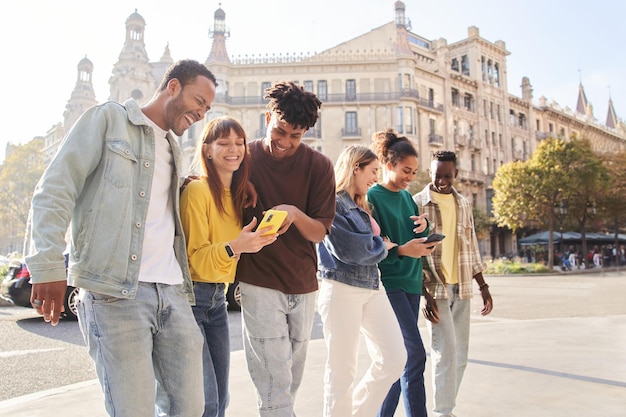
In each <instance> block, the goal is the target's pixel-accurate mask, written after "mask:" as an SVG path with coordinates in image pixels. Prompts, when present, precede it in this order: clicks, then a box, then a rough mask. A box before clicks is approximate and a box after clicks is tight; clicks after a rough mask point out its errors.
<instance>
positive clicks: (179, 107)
mask: <svg viewBox="0 0 626 417" xmlns="http://www.w3.org/2000/svg"><path fill="white" fill-rule="evenodd" d="M167 93H168V95H169V100H168V101H167V103H166V104H165V111H164V116H163V118H164V122H165V125H166V126H165V128H166V130H168V129H170V130H172V132H174V134H175V135H177V136H181V135H182V134H183V133H185V130H187V129H189V126H191V125H192V124H194V123H196V122H197V121H199V120H202V119H204V115H205V113H206V112H207V111H209V110H210V109H211V103H212V102H213V100H214V99H215V84H214V83H213V81H211V80H209V79H208V78H207V77H204V76H201V75H199V76H197V77H196V78H195V79H194V80H193V81H192V82H189V83H187V84H186V85H185V86H184V87H183V86H181V84H180V82H179V81H178V80H177V79H175V78H174V79H172V80H170V82H169V83H168V85H167Z"/></svg>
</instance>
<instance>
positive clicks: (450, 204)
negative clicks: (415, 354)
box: [413, 151, 493, 417]
mask: <svg viewBox="0 0 626 417" xmlns="http://www.w3.org/2000/svg"><path fill="white" fill-rule="evenodd" d="M457 174H458V170H457V166H456V154H455V153H454V152H451V151H439V152H435V153H434V154H433V158H432V162H431V165H430V179H431V182H430V184H428V185H426V187H424V189H423V190H422V191H420V192H419V193H417V194H416V195H415V196H413V198H414V200H415V202H416V203H417V205H418V206H419V207H420V209H421V210H422V211H423V212H424V213H427V214H428V218H429V219H430V227H431V229H432V230H433V231H434V232H435V233H440V234H444V235H445V236H446V238H445V239H444V240H443V242H442V243H441V246H440V247H439V248H438V249H437V250H435V251H434V252H433V253H431V254H430V255H429V256H427V257H426V258H425V260H426V264H425V266H424V275H425V277H426V278H425V283H424V286H425V287H426V292H425V293H424V295H425V299H426V307H425V308H424V316H425V317H426V318H427V319H428V321H427V322H426V324H427V326H428V330H429V331H430V334H431V344H430V359H431V365H432V380H433V413H434V415H435V416H436V417H454V414H452V411H453V409H454V406H455V405H456V397H457V394H458V392H459V386H460V385H461V380H462V379H463V373H464V371H465V367H466V366H467V357H468V350H469V328H470V306H471V298H472V280H475V281H476V283H477V284H478V288H479V290H480V295H481V296H482V299H483V309H482V310H481V314H482V315H483V316H486V315H487V314H489V313H491V310H492V309H493V301H492V299H491V294H490V293H489V285H487V283H486V282H485V279H484V278H483V274H482V272H483V270H484V264H483V262H482V259H481V257H480V251H479V249H478V239H477V237H476V230H475V228H474V217H473V214H472V206H471V205H470V203H469V201H468V200H467V199H466V198H465V197H463V196H462V195H461V194H459V193H458V192H457V190H456V189H455V188H454V180H455V179H456V176H457Z"/></svg>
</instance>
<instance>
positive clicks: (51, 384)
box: [0, 299, 323, 401]
mask: <svg viewBox="0 0 626 417" xmlns="http://www.w3.org/2000/svg"><path fill="white" fill-rule="evenodd" d="M0 301H1V299H0ZM229 322H230V335H231V351H237V350H241V349H243V343H242V340H241V313H240V312H238V311H230V312H229ZM0 335H2V336H1V337H0V401H3V400H6V399H9V398H14V397H18V396H21V395H25V394H30V393H33V392H38V391H42V390H46V389H50V388H56V387H61V386H65V385H70V384H74V383H77V382H82V381H88V380H91V379H94V378H96V373H95V368H94V366H93V362H92V360H91V358H90V357H89V354H88V353H87V349H86V348H85V345H84V342H83V337H82V334H81V333H80V329H79V327H78V322H77V321H71V320H61V321H60V322H59V325H58V326H56V327H52V326H51V325H50V324H48V323H45V322H44V321H43V319H42V318H41V316H39V315H38V314H37V313H36V312H35V311H34V310H33V309H31V308H26V307H14V306H10V305H8V304H7V303H2V304H0ZM313 337H314V338H321V337H323V335H322V330H321V322H320V319H319V316H317V317H316V321H315V326H314V329H313Z"/></svg>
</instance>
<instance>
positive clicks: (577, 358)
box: [0, 272, 626, 417]
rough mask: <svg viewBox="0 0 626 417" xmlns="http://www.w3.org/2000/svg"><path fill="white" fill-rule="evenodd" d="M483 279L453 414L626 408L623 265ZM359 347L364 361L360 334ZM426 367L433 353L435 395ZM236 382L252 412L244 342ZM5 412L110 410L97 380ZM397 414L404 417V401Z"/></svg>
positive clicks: (312, 399)
mask: <svg viewBox="0 0 626 417" xmlns="http://www.w3.org/2000/svg"><path fill="white" fill-rule="evenodd" d="M487 279H488V282H489V284H490V286H491V289H492V294H493V297H494V304H495V310H494V313H493V314H492V315H491V316H489V317H488V318H483V317H480V316H479V315H475V316H473V317H472V329H471V332H472V333H471V342H470V363H469V365H468V368H467V370H466V373H465V378H464V380H463V383H462V385H461V390H460V393H459V397H458V401H457V402H458V406H457V408H456V409H455V410H454V413H455V414H456V415H457V416H459V417H501V416H506V417H528V416H542V417H572V416H583V415H584V416H586V417H595V416H597V417H618V416H619V417H621V416H624V415H625V414H624V409H625V407H626V349H625V348H624V347H625V346H626V307H625V305H626V304H625V303H624V302H623V299H624V294H626V274H625V273H618V272H615V273H606V274H602V275H599V274H595V275H592V274H586V275H578V274H577V275H576V276H565V275H560V276H556V277H549V278H545V277H527V278H524V277H488V278H487ZM479 299H480V296H479V295H478V294H476V296H475V297H474V299H473V302H472V312H473V314H477V312H478V311H479V310H480V300H479ZM422 330H423V337H424V339H425V342H426V343H428V333H427V331H426V329H425V328H424V327H422ZM360 357H361V359H362V360H361V364H364V363H365V362H366V359H367V353H366V350H365V349H364V346H363V344H362V348H361V350H360ZM325 358H326V348H325V346H324V342H323V340H319V339H318V340H313V341H312V342H311V344H310V345H309V355H308V359H307V368H306V371H305V379H304V381H303V384H302V387H301V389H300V392H299V395H298V398H297V400H296V413H297V415H298V417H320V416H321V415H322V411H321V409H322V392H323V391H322V389H323V387H322V378H323V369H324V361H325ZM429 368H430V363H427V375H426V381H427V383H426V389H427V392H428V396H429V399H430V386H431V383H430V369H429ZM360 372H363V369H360ZM230 387H231V397H232V398H231V404H230V406H229V408H228V410H227V414H228V415H229V416H231V417H240V416H241V417H248V416H255V415H256V400H255V394H254V389H253V387H252V383H251V382H250V378H249V376H248V372H247V369H246V366H245V358H244V355H243V352H242V351H237V352H233V354H232V368H231V381H230ZM429 408H430V405H429ZM0 415H2V416H4V417H50V416H53V417H55V416H64V417H107V415H106V413H105V411H104V407H103V405H102V394H101V391H100V387H99V385H98V383H97V381H96V380H91V381H86V382H84V383H80V384H75V385H71V386H67V387H61V388H57V389H54V390H50V391H44V392H39V393H36V394H31V395H26V396H23V397H18V398H14V399H10V400H7V401H3V402H0ZM396 416H398V417H405V413H404V410H403V409H402V408H401V407H400V408H399V409H398V411H397V412H396Z"/></svg>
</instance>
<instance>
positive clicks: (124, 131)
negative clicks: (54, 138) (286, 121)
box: [26, 60, 217, 417]
mask: <svg viewBox="0 0 626 417" xmlns="http://www.w3.org/2000/svg"><path fill="white" fill-rule="evenodd" d="M216 85H217V83H216V81H215V77H214V76H213V74H212V73H211V72H210V71H209V70H208V69H207V68H206V67H205V66H204V65H202V64H200V63H198V62H195V61H190V60H185V61H179V62H177V63H175V64H173V65H172V66H171V67H170V68H169V69H168V71H167V72H166V74H165V75H164V78H163V80H162V82H161V85H160V86H159V88H158V89H157V91H156V93H155V95H154V96H153V98H152V99H151V100H150V102H148V103H147V104H146V105H145V106H143V107H141V108H140V107H139V105H138V104H137V103H136V102H135V101H134V100H129V101H127V102H126V103H124V105H121V104H118V103H114V102H107V103H104V104H101V105H97V106H94V107H92V108H90V109H88V110H87V111H86V112H85V113H84V114H83V115H82V116H81V117H80V119H79V120H78V121H77V122H76V124H75V125H74V126H73V127H72V129H71V130H70V131H69V133H68V134H67V136H66V137H65V138H64V140H63V143H62V144H61V147H60V148H59V151H58V152H57V154H56V156H55V157H54V159H53V160H52V162H51V163H50V165H49V166H48V167H47V169H46V171H45V172H44V174H43V176H42V178H41V179H40V181H39V183H38V185H37V188H36V190H35V194H34V196H33V202H32V214H31V215H32V245H33V251H32V254H31V255H30V256H28V257H27V259H26V262H27V264H28V268H29V270H30V272H31V274H32V282H33V288H32V294H31V303H32V304H33V306H34V307H35V308H36V310H37V312H38V313H39V314H43V317H44V320H45V321H47V322H51V323H52V325H53V326H54V325H56V324H57V323H58V321H59V315H60V313H61V311H62V309H63V296H64V294H65V288H66V276H65V263H64V257H63V250H64V249H65V247H66V242H65V234H66V230H67V228H68V225H71V250H70V266H69V272H68V277H67V281H69V284H70V285H73V286H75V287H79V288H81V294H80V297H79V299H80V302H79V305H78V316H79V324H80V327H81V331H82V333H83V337H84V339H85V343H86V344H87V346H88V348H89V353H90V355H91V356H92V358H93V360H94V362H95V365H96V372H97V374H98V378H99V380H100V384H101V386H102V389H103V392H104V397H105V405H106V409H107V411H108V413H109V414H110V415H111V416H114V415H115V416H117V417H120V416H127V417H143V416H145V417H148V416H150V417H152V416H154V415H155V406H156V408H157V411H158V412H159V413H161V414H159V415H164V416H173V415H176V416H200V415H201V414H202V410H203V405H204V394H203V390H202V380H203V379H202V356H201V352H202V343H203V340H202V336H201V334H200V330H199V329H198V326H197V325H196V322H195V320H194V318H193V314H192V312H191V306H190V303H189V301H193V295H192V292H191V279H190V276H189V270H188V266H187V257H186V250H185V240H184V236H183V232H182V226H181V222H180V216H179V200H178V196H179V186H180V184H179V180H178V179H179V177H180V175H179V174H180V156H181V152H180V148H179V147H178V145H177V143H176V140H175V138H174V137H173V136H172V133H170V132H169V131H170V130H171V131H172V132H173V133H174V134H175V135H177V136H180V135H182V134H183V133H184V132H185V130H187V129H188V128H189V126H190V125H191V124H193V123H195V122H197V121H199V120H202V119H203V118H204V115H205V113H206V112H207V111H208V110H209V109H210V106H211V103H212V102H213V99H214V98H215V89H216ZM155 378H156V383H155Z"/></svg>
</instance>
